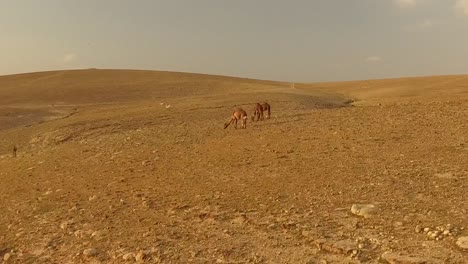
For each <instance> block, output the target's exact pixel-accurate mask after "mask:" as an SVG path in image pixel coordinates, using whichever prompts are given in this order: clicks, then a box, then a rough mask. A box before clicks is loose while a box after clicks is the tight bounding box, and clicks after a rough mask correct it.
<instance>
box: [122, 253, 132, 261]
mask: <svg viewBox="0 0 468 264" xmlns="http://www.w3.org/2000/svg"><path fill="white" fill-rule="evenodd" d="M122 259H123V260H125V261H135V254H133V253H127V254H124V255H123V256H122Z"/></svg>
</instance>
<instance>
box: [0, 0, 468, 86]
mask: <svg viewBox="0 0 468 264" xmlns="http://www.w3.org/2000/svg"><path fill="white" fill-rule="evenodd" d="M91 67H95V68H126V69H130V68H131V69H152V70H170V71H186V72H199V73H211V74H222V75H232V76H243V77H251V78H261V79H271V80H285V81H309V82H313V81H328V80H351V79H370V78H383V77H398V76H415V75H433V74H458V73H468V0H289V1H286V0H231V1H228V0H225V1H223V0H167V1H162V0H133V1H131V0H0V75H4V74H11V73H20V72H31V71H43V70H53V69H74V68H91Z"/></svg>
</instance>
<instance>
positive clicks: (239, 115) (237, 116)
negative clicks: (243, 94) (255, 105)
mask: <svg viewBox="0 0 468 264" xmlns="http://www.w3.org/2000/svg"><path fill="white" fill-rule="evenodd" d="M238 120H241V122H242V128H247V112H245V111H244V110H243V109H242V108H237V109H236V110H234V112H233V113H232V115H231V120H229V122H227V123H226V124H224V129H226V128H227V127H228V126H229V125H230V124H232V123H234V127H235V128H236V129H237V121H238Z"/></svg>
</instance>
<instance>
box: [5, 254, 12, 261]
mask: <svg viewBox="0 0 468 264" xmlns="http://www.w3.org/2000/svg"><path fill="white" fill-rule="evenodd" d="M10 258H11V254H10V253H6V254H5V255H3V261H5V262H7V261H8V260H9V259H10Z"/></svg>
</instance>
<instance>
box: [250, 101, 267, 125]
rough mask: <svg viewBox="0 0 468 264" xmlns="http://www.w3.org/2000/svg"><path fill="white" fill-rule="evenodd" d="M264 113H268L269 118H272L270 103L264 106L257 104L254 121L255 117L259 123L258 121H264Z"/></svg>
mask: <svg viewBox="0 0 468 264" xmlns="http://www.w3.org/2000/svg"><path fill="white" fill-rule="evenodd" d="M264 111H268V115H267V118H270V115H271V111H270V105H269V104H268V103H263V104H259V103H257V104H255V107H254V114H253V116H252V121H255V117H257V121H258V120H263V119H264V117H263V112H264Z"/></svg>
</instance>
